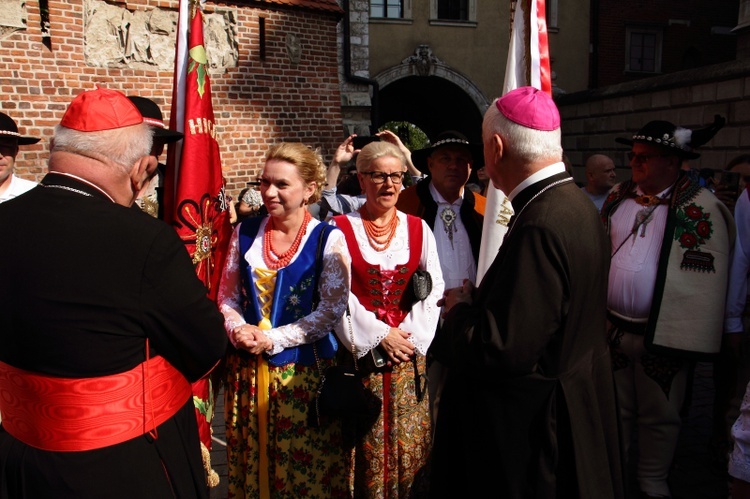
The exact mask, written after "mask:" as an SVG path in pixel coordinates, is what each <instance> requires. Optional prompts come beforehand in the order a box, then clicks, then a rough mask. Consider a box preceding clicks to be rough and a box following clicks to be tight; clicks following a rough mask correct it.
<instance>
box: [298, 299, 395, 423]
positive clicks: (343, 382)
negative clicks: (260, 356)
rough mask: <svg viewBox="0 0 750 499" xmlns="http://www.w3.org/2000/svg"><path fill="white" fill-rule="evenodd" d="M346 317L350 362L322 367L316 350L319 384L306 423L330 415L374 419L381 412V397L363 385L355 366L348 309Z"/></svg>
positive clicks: (331, 417) (332, 416)
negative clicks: (350, 347) (349, 364)
mask: <svg viewBox="0 0 750 499" xmlns="http://www.w3.org/2000/svg"><path fill="white" fill-rule="evenodd" d="M346 312H347V318H348V319H349V334H350V335H351V338H352V349H353V350H354V352H353V353H352V356H353V357H354V365H353V366H344V365H335V366H330V367H328V368H326V369H325V371H324V370H323V369H322V367H321V364H320V358H319V357H318V351H317V349H316V348H315V347H313V351H314V352H315V361H316V362H317V365H318V372H319V373H320V386H319V387H318V392H317V394H316V396H315V398H314V399H313V400H312V402H311V405H312V407H311V408H310V411H308V413H309V421H308V422H309V424H310V426H312V427H314V428H320V426H321V424H322V421H323V420H324V419H325V418H329V419H357V420H367V421H373V422H374V420H375V419H377V417H378V415H379V414H380V408H381V405H382V402H381V400H380V399H379V398H378V397H377V396H376V395H375V394H374V393H372V391H370V389H369V388H367V387H365V385H364V383H363V381H362V373H361V372H360V371H359V367H358V366H357V354H356V347H355V346H354V334H353V332H352V319H351V315H350V314H349V310H348V309H347V311H346Z"/></svg>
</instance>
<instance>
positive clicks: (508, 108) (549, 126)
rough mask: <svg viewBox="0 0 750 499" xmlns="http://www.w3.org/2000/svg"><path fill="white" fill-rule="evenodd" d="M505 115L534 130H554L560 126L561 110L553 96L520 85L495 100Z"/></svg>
mask: <svg viewBox="0 0 750 499" xmlns="http://www.w3.org/2000/svg"><path fill="white" fill-rule="evenodd" d="M495 105H496V106H497V109H498V110H499V111H500V113H502V115H503V116H505V117H506V118H508V119H509V120H510V121H512V122H514V123H518V124H519V125H521V126H525V127H526V128H533V129H534V130H542V131H546V132H549V131H552V130H557V129H558V128H560V112H559V111H558V110H557V106H556V105H555V102H554V101H553V100H552V97H550V96H549V95H547V93H546V92H543V91H541V90H539V89H537V88H534V87H519V88H516V89H515V90H511V91H510V92H508V93H507V94H505V95H503V96H502V97H500V98H499V99H497V101H496V102H495Z"/></svg>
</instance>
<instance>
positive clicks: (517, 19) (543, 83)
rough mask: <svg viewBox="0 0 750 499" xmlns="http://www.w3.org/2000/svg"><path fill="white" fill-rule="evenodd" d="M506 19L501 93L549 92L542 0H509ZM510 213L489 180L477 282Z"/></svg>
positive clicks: (511, 210)
mask: <svg viewBox="0 0 750 499" xmlns="http://www.w3.org/2000/svg"><path fill="white" fill-rule="evenodd" d="M510 19H511V27H510V43H509V44H508V61H507V63H506V65H505V82H504V84H503V94H506V93H508V92H510V91H511V90H514V89H516V88H518V87H523V86H527V85H528V86H532V87H535V88H538V89H539V90H543V91H545V92H547V93H548V94H549V95H552V73H551V72H550V65H549V46H548V42H547V18H546V14H545V7H544V0H511V2H510ZM512 214H513V207H512V206H511V204H510V201H508V199H507V197H506V196H505V194H504V193H503V192H502V191H500V190H498V189H495V187H494V186H493V185H492V183H490V186H489V188H488V189H487V203H486V205H485V209H484V224H483V226H482V244H481V245H480V247H479V262H478V264H477V283H479V282H481V280H482V278H483V277H484V274H485V272H487V269H489V267H490V265H491V264H492V261H493V260H494V259H495V256H496V255H497V252H498V250H499V249H500V245H501V244H502V242H503V236H504V235H505V232H506V231H507V230H508V221H509V219H510V216H511V215H512Z"/></svg>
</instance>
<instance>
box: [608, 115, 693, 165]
mask: <svg viewBox="0 0 750 499" xmlns="http://www.w3.org/2000/svg"><path fill="white" fill-rule="evenodd" d="M692 134H693V132H692V130H690V129H689V128H683V127H679V126H676V125H674V124H673V123H670V122H668V121H650V122H648V123H646V125H645V126H644V127H643V128H641V129H640V130H638V131H637V132H635V134H634V135H633V137H632V138H630V139H623V138H619V137H618V138H616V139H615V141H616V142H619V143H620V144H625V145H629V146H632V145H633V144H635V143H638V144H648V145H652V146H656V147H658V148H660V149H663V150H666V151H669V152H671V153H674V154H675V155H676V156H679V157H680V158H684V159H695V158H699V157H700V154H698V153H697V152H693V150H692V146H691V138H692Z"/></svg>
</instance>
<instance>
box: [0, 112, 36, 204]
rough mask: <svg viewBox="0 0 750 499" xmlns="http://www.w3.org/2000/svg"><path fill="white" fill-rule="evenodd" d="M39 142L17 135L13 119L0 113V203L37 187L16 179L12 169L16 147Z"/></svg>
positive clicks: (29, 182) (33, 138) (16, 151)
mask: <svg viewBox="0 0 750 499" xmlns="http://www.w3.org/2000/svg"><path fill="white" fill-rule="evenodd" d="M40 140H41V139H38V138H36V137H24V136H22V135H21V134H20V133H18V126H17V125H16V122H15V121H13V118H11V117H10V116H8V115H7V114H5V113H0V203H2V202H4V201H7V200H9V199H12V198H14V197H16V196H20V195H21V194H23V193H24V192H26V191H28V190H31V189H33V188H34V187H35V186H36V185H37V184H36V182H32V181H30V180H24V179H22V178H19V177H16V176H15V175H14V173H13V168H14V166H15V164H16V156H18V146H25V145H30V144H36V143H37V142H39V141H40Z"/></svg>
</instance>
